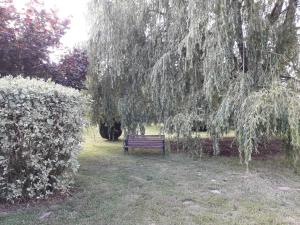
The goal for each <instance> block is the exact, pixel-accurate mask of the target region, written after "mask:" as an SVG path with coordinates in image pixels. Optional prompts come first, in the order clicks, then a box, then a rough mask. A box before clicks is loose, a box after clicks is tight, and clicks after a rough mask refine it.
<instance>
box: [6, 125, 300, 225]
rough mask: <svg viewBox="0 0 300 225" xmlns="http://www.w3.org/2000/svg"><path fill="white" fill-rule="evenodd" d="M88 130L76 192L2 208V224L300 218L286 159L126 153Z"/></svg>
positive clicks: (298, 188) (298, 187)
mask: <svg viewBox="0 0 300 225" xmlns="http://www.w3.org/2000/svg"><path fill="white" fill-rule="evenodd" d="M86 133H87V135H86V142H85V144H84V150H83V151H82V153H81V155H80V157H79V160H80V164H81V167H80V170H79V174H78V176H77V178H76V186H77V191H76V192H75V193H74V194H73V195H72V196H71V197H69V198H67V199H66V200H64V201H61V202H53V203H51V204H41V205H39V206H37V207H29V208H27V209H24V208H22V209H19V210H17V211H14V212H5V213H3V212H2V213H1V212H0V224H5V225H16V224H32V225H33V224H34V225H36V224H51V225H52V224H57V225H71V224H72V225H73V224H84V225H90V224H95V225H96V224H97V225H179V224H184V225H193V224H201V225H206V224H212V225H219V224H220V225H224V224H229V225H232V224H246V225H249V224H257V225H263V224H266V225H270V224H293V225H296V224H300V183H299V175H295V174H294V173H293V172H292V170H291V169H289V168H287V167H286V166H284V165H282V163H283V160H282V159H281V158H279V159H278V160H276V161H274V160H273V161H271V160H270V161H268V160H266V161H255V162H252V164H251V173H250V174H246V173H245V167H244V166H241V165H240V164H239V159H237V158H224V157H223V158H222V157H216V158H214V157H211V158H203V159H201V160H197V161H194V160H193V159H191V158H188V157H186V156H184V155H173V154H172V155H167V156H166V157H165V158H163V157H162V156H161V154H160V153H159V151H155V150H154V151H142V150H139V151H138V150H137V151H130V154H128V155H124V154H123V152H122V142H117V143H110V142H107V141H104V140H102V139H101V138H99V136H98V134H97V132H96V131H95V130H94V129H90V130H89V131H87V132H86Z"/></svg>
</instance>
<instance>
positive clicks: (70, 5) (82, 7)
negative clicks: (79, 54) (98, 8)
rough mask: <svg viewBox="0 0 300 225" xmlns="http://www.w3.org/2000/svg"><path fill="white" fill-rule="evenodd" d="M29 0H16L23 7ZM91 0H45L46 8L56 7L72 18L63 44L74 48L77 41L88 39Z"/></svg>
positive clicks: (63, 16) (62, 13) (59, 11)
mask: <svg viewBox="0 0 300 225" xmlns="http://www.w3.org/2000/svg"><path fill="white" fill-rule="evenodd" d="M28 1H29V0H14V2H15V3H16V5H17V7H20V8H22V7H23V6H24V5H25V4H26V3H27V2H28ZM88 1H89V0H43V2H44V3H45V7H46V8H52V9H56V10H57V11H58V15H59V16H60V17H62V18H66V17H68V18H70V20H71V24H70V29H69V30H68V31H67V33H66V34H65V36H64V37H63V38H62V40H61V42H62V44H63V46H65V47H68V48H72V47H74V46H75V45H76V44H77V43H80V42H83V41H85V40H87V39H88V28H87V22H86V15H87V3H88Z"/></svg>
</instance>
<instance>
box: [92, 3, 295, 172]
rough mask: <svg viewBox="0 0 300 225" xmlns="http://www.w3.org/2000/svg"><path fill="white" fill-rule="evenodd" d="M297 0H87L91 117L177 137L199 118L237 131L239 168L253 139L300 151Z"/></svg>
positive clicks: (216, 129)
mask: <svg viewBox="0 0 300 225" xmlns="http://www.w3.org/2000/svg"><path fill="white" fill-rule="evenodd" d="M298 5H299V3H298V1H297V0H276V1H274V0H273V1H270V0H260V1H256V0H201V1H200V0H176V1H175V0H144V1H143V0H131V1H125V0H119V1H117V0H93V1H91V2H90V15H91V23H92V26H91V38H90V47H89V49H90V51H89V54H90V90H91V93H92V95H93V97H94V100H95V101H94V113H93V114H94V119H95V120H99V116H100V115H105V117H106V120H108V121H110V120H111V117H115V115H119V116H120V118H122V121H123V126H124V127H125V129H126V130H127V131H128V132H131V133H135V132H137V130H138V129H139V128H142V127H143V124H144V123H145V122H147V120H149V119H155V120H156V121H159V122H162V123H164V124H165V131H166V132H168V133H172V132H175V133H176V134H177V137H178V138H179V137H191V134H192V127H193V124H195V122H203V121H204V122H205V123H206V124H207V126H208V128H209V133H210V135H211V137H212V139H213V143H214V154H215V155H218V154H219V152H220V150H219V146H218V141H219V139H220V138H221V137H222V136H223V135H224V134H225V133H226V132H228V130H229V129H234V130H235V131H236V140H237V142H238V144H239V151H240V156H241V160H242V161H243V162H244V163H245V164H246V165H247V167H248V163H249V161H250V160H251V155H252V153H253V152H254V151H257V146H258V144H259V143H262V142H265V141H267V140H268V139H270V138H271V137H274V136H278V137H281V138H282V139H283V140H284V141H285V143H286V146H288V148H287V149H288V152H289V155H290V156H291V158H292V159H293V163H294V165H296V163H297V160H298V158H299V149H300V121H299V118H300V115H299V113H300V101H299V91H298V89H299V88H298V87H299V84H300V83H299V80H298V77H299V70H298V63H299V53H298V52H299V43H298V33H297V29H298V28H297V23H298V18H297V15H298V14H297V7H298Z"/></svg>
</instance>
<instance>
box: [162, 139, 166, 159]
mask: <svg viewBox="0 0 300 225" xmlns="http://www.w3.org/2000/svg"><path fill="white" fill-rule="evenodd" d="M163 143H164V144H163V149H162V150H163V155H164V156H165V155H166V150H165V141H164V142H163Z"/></svg>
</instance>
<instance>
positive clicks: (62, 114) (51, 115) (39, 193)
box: [0, 76, 86, 201]
mask: <svg viewBox="0 0 300 225" xmlns="http://www.w3.org/2000/svg"><path fill="white" fill-rule="evenodd" d="M85 108H86V98H85V97H83V96H82V95H81V94H80V92H79V91H77V90H74V89H71V88H66V87H63V86H61V85H57V84H54V83H52V82H44V81H42V80H35V79H25V78H22V77H17V78H13V77H11V76H8V77H4V78H1V79H0V200H1V201H14V200H18V199H28V198H45V197H47V196H48V195H50V194H52V193H54V192H57V191H66V190H67V189H68V188H69V187H70V184H71V183H72V182H73V177H74V173H75V172H76V171H77V170H78V168H79V164H78V161H77V155H78V153H79V151H80V148H81V147H80V143H81V141H82V128H83V125H84V112H85Z"/></svg>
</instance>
